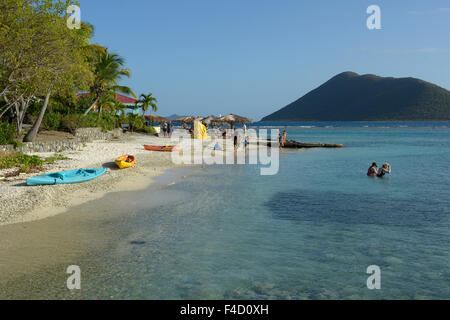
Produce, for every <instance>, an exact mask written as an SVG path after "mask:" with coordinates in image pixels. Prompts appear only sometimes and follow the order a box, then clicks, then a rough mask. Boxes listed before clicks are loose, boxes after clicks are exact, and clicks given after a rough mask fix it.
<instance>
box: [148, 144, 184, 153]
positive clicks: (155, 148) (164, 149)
mask: <svg viewBox="0 0 450 320" xmlns="http://www.w3.org/2000/svg"><path fill="white" fill-rule="evenodd" d="M144 148H145V150H148V151H159V152H173V151H179V150H181V148H180V147H179V146H165V147H164V146H149V145H144Z"/></svg>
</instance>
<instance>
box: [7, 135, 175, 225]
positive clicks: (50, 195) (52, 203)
mask: <svg viewBox="0 0 450 320" xmlns="http://www.w3.org/2000/svg"><path fill="white" fill-rule="evenodd" d="M169 140H170V139H168V138H159V137H155V136H149V135H144V134H127V135H126V136H124V137H123V138H122V139H118V140H111V141H94V142H92V143H87V144H86V146H85V147H84V148H82V150H81V151H66V152H62V155H63V156H65V157H67V158H69V160H61V161H57V162H55V163H54V164H51V165H50V164H46V165H45V166H44V168H43V171H42V172H39V173H30V174H20V175H19V176H14V177H7V178H5V176H7V173H8V172H10V171H11V170H10V169H9V170H8V169H4V170H0V177H1V178H0V225H4V224H11V223H20V222H27V221H33V220H37V219H43V218H46V217H49V216H53V215H55V214H58V213H61V212H63V211H65V210H66V209H67V208H68V207H72V206H76V205H79V204H82V203H85V202H87V201H89V200H92V199H96V198H100V197H102V196H103V195H105V194H106V193H109V192H118V191H132V190H137V189H143V188H145V187H147V186H148V185H149V184H151V183H152V178H153V177H155V176H158V175H161V174H162V173H163V172H164V171H165V170H166V169H168V168H172V167H175V166H176V165H175V164H173V163H172V161H171V155H170V153H164V152H149V151H146V150H145V149H144V147H143V145H144V144H154V145H166V144H167V143H169ZM123 154H133V155H135V156H136V158H137V164H136V166H134V167H133V168H128V169H124V170H119V169H117V167H116V166H115V164H114V160H115V159H116V158H117V157H119V156H121V155H123ZM35 155H38V156H41V157H46V156H51V155H53V154H49V153H35ZM102 167H105V168H107V169H108V171H107V173H106V174H104V175H103V176H101V177H100V178H98V179H95V180H93V181H89V182H88V183H82V184H70V185H53V186H36V187H28V186H26V179H27V178H29V177H32V176H35V175H38V174H44V173H49V172H57V171H65V170H74V169H80V168H102Z"/></svg>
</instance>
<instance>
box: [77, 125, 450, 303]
mask: <svg viewBox="0 0 450 320" xmlns="http://www.w3.org/2000/svg"><path fill="white" fill-rule="evenodd" d="M288 138H293V139H296V140H299V141H317V142H319V141H323V142H336V143H344V144H345V146H346V147H345V148H343V149H314V150H308V151H304V152H302V151H285V152H283V153H281V155H280V172H279V174H278V175H275V176H260V175H259V172H260V171H259V168H258V167H257V166H213V167H204V168H203V169H202V170H201V171H200V173H198V174H197V175H195V176H193V177H191V178H189V179H185V180H182V181H178V182H177V183H175V184H170V185H165V186H163V187H162V189H161V190H160V191H158V192H159V193H158V192H157V193H154V192H153V193H152V192H151V190H146V191H142V192H139V193H137V194H136V195H135V197H136V199H137V198H139V199H140V207H141V209H140V210H139V212H138V214H136V215H135V216H134V218H132V219H128V220H127V221H126V224H125V225H124V226H123V227H124V228H126V229H127V230H129V233H128V234H127V236H126V237H122V238H118V240H117V245H116V248H115V249H114V250H112V251H111V252H109V253H108V254H107V255H106V256H105V257H103V258H102V259H103V261H104V266H103V269H100V270H97V271H98V272H96V275H95V276H92V277H89V276H88V279H87V280H86V282H84V283H85V284H84V287H83V297H84V298H119V299H120V298H138V299H139V298H143V299H431V298H440V299H450V272H449V265H450V250H449V240H450V219H449V217H450V195H449V187H448V186H449V184H450V174H449V163H450V128H449V127H448V125H446V124H441V125H434V124H432V125H429V126H424V125H420V126H415V125H414V124H410V125H408V127H405V124H398V125H392V124H390V125H389V126H388V125H384V126H383V125H381V126H380V125H377V126H376V127H375V128H373V127H372V128H371V127H365V125H364V126H362V125H360V126H353V127H349V126H347V127H346V126H333V127H331V124H328V125H324V126H321V127H314V128H305V127H298V126H297V127H288ZM373 161H377V162H379V163H382V162H384V161H389V162H390V163H391V164H392V169H393V172H392V175H391V176H389V177H386V178H384V179H373V178H368V177H367V176H366V171H367V168H368V166H369V165H370V163H371V162H373ZM159 194H165V195H166V196H167V195H169V198H170V202H165V203H164V204H161V205H158V206H156V207H152V209H149V210H145V209H142V207H145V201H147V203H148V205H149V206H150V204H151V203H152V202H153V201H154V200H152V197H155V196H156V197H159ZM153 199H154V198H153ZM130 203H131V202H130ZM143 203H144V205H143ZM130 206H132V205H131V204H130ZM370 265H378V266H379V267H380V268H381V290H368V289H367V287H366V280H367V277H368V276H369V275H368V274H366V269H367V267H368V266H370Z"/></svg>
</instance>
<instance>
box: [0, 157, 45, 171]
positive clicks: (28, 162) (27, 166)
mask: <svg viewBox="0 0 450 320" xmlns="http://www.w3.org/2000/svg"><path fill="white" fill-rule="evenodd" d="M44 162H45V161H44V160H42V159H41V158H39V157H38V156H29V155H26V154H22V153H13V154H9V155H3V156H0V169H8V168H14V167H19V168H20V171H21V172H30V171H31V170H32V169H38V168H41V167H42V165H43V164H44Z"/></svg>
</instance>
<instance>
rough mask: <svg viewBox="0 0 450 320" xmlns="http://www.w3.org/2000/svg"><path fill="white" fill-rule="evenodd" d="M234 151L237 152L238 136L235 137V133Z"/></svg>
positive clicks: (235, 134)
mask: <svg viewBox="0 0 450 320" xmlns="http://www.w3.org/2000/svg"><path fill="white" fill-rule="evenodd" d="M233 143H234V151H237V149H238V135H237V133H236V132H235V133H234V142H233Z"/></svg>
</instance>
